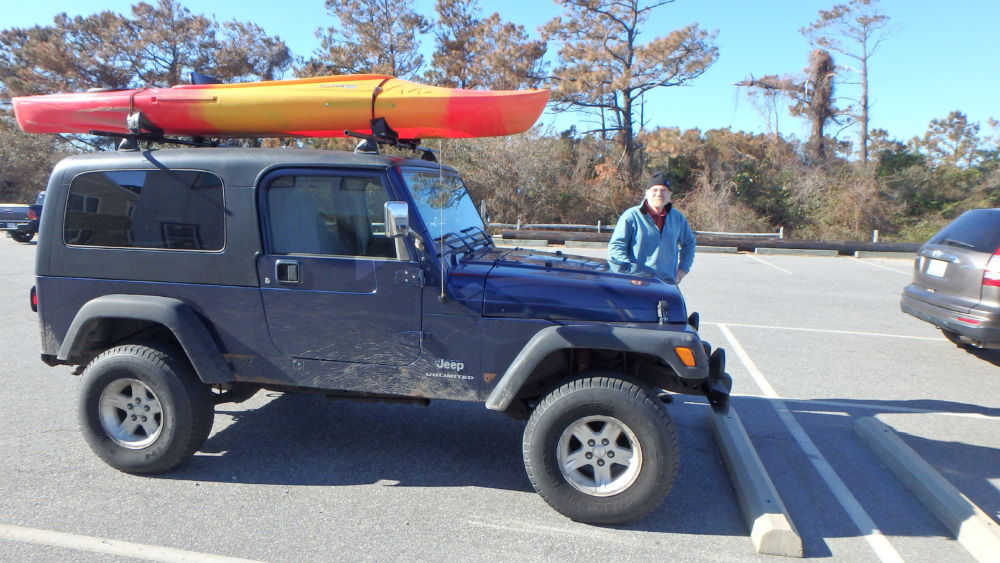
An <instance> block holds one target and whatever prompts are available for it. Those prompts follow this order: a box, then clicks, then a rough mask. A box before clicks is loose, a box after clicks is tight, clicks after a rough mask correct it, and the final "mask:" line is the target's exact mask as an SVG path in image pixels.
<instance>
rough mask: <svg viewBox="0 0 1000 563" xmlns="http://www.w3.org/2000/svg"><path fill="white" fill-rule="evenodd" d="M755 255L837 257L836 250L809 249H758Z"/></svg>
mask: <svg viewBox="0 0 1000 563" xmlns="http://www.w3.org/2000/svg"><path fill="white" fill-rule="evenodd" d="M754 253H755V254H765V255H766V254H772V255H774V254H779V255H780V254H790V255H795V256H838V255H839V253H838V252H837V251H836V250H824V249H809V248H758V249H757V250H755V251H754Z"/></svg>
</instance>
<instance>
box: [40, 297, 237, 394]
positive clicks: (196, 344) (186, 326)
mask: <svg viewBox="0 0 1000 563" xmlns="http://www.w3.org/2000/svg"><path fill="white" fill-rule="evenodd" d="M99 319H132V320H137V321H149V322H153V323H157V324H161V325H163V326H165V327H166V328H167V330H169V331H170V332H171V333H173V335H174V337H175V338H177V342H178V343H180V346H181V348H182V349H183V350H184V352H185V353H186V354H187V356H188V358H189V359H190V360H191V365H192V366H193V367H194V369H195V372H197V374H198V378H199V379H201V380H202V381H203V382H205V383H226V382H229V381H232V380H233V378H232V370H230V369H229V366H228V365H226V363H225V361H224V360H223V359H222V352H221V351H220V350H219V348H218V346H216V344H215V340H214V339H213V338H212V335H211V333H209V331H208V328H207V327H206V326H205V323H204V321H202V319H201V317H200V316H199V315H198V314H197V313H196V312H195V311H194V309H192V308H191V307H190V306H189V305H187V304H186V303H184V302H183V301H180V300H178V299H173V298H170V297H158V296H148V295H116V294H111V295H103V296H101V297H98V298H96V299H92V300H90V301H88V302H87V303H85V304H84V305H83V307H80V310H79V311H78V312H77V313H76V317H74V318H73V322H72V323H71V324H70V326H69V330H68V331H67V332H66V337H65V338H64V339H63V343H62V346H61V347H60V348H59V354H58V355H57V356H56V357H57V358H58V359H59V360H60V361H63V362H69V363H75V362H76V363H78V362H79V361H81V358H82V356H83V355H84V352H85V349H86V344H87V338H86V336H87V331H88V330H89V328H90V327H91V326H93V324H94V322H95V321H97V320H99Z"/></svg>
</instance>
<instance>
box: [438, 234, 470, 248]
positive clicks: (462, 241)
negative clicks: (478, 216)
mask: <svg viewBox="0 0 1000 563" xmlns="http://www.w3.org/2000/svg"><path fill="white" fill-rule="evenodd" d="M460 232H461V233H462V234H458V233H455V232H449V233H448V234H445V235H441V236H439V237H438V238H436V239H434V240H436V241H440V242H441V246H444V245H448V248H449V249H450V250H458V249H459V248H461V247H463V246H464V247H465V249H466V250H468V251H469V252H473V250H474V249H473V247H472V246H471V245H470V244H469V242H468V241H467V240H466V238H467V236H466V235H465V231H460ZM454 243H458V244H454ZM443 250H444V249H443V248H442V251H443Z"/></svg>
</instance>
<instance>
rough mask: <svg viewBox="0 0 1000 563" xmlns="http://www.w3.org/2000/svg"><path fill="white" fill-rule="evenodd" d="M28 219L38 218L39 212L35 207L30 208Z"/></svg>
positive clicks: (34, 219)
mask: <svg viewBox="0 0 1000 563" xmlns="http://www.w3.org/2000/svg"><path fill="white" fill-rule="evenodd" d="M28 219H31V220H32V221H36V220H38V212H37V211H35V210H34V209H29V210H28Z"/></svg>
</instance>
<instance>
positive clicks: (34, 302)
mask: <svg viewBox="0 0 1000 563" xmlns="http://www.w3.org/2000/svg"><path fill="white" fill-rule="evenodd" d="M31 310H32V311H34V312H36V313H37V312H38V292H37V291H35V288H34V287H32V288H31Z"/></svg>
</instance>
